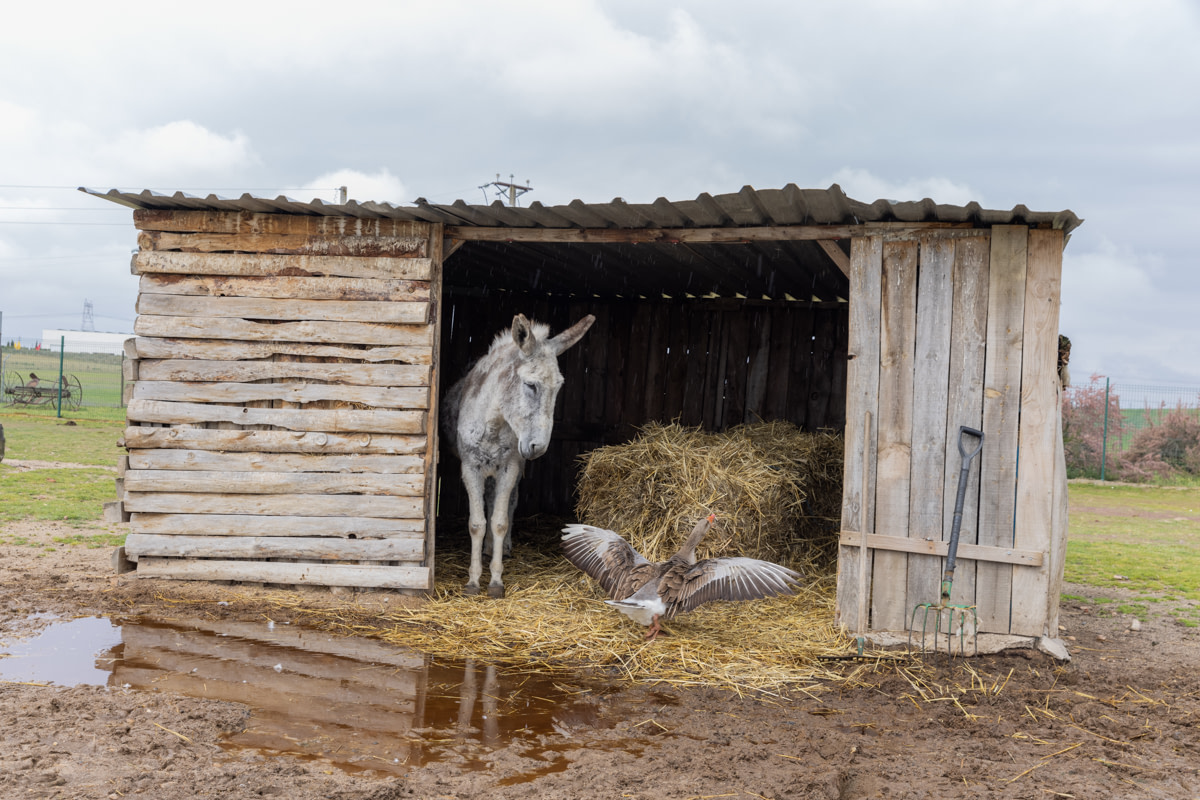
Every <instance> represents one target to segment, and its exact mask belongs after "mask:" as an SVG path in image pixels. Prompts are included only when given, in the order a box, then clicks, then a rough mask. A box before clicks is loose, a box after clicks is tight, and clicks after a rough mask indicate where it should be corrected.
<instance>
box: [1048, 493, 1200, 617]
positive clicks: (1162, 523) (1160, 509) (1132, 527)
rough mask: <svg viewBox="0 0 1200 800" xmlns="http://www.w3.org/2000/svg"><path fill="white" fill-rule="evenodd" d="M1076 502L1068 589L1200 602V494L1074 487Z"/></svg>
mask: <svg viewBox="0 0 1200 800" xmlns="http://www.w3.org/2000/svg"><path fill="white" fill-rule="evenodd" d="M1070 501H1071V512H1070V532H1069V535H1068V537H1067V561H1066V579H1067V580H1068V581H1071V582H1072V583H1083V584H1088V585H1091V586H1100V587H1120V588H1123V589H1129V590H1131V591H1134V592H1154V593H1164V592H1165V593H1170V594H1171V595H1174V596H1176V597H1178V598H1181V599H1188V600H1200V489H1193V488H1165V487H1156V486H1146V487H1141V486H1138V487H1133V486H1108V485H1095V484H1085V483H1073V484H1071V487H1070ZM1129 613H1134V612H1129Z"/></svg>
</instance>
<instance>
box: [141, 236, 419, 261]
mask: <svg viewBox="0 0 1200 800" xmlns="http://www.w3.org/2000/svg"><path fill="white" fill-rule="evenodd" d="M428 246H429V240H428V239H427V238H426V237H424V236H357V235H349V236H338V235H326V234H313V235H307V234H290V233H278V234H276V233H234V234H223V233H168V232H164V231H142V232H141V233H139V234H138V247H140V248H141V249H142V250H182V251H185V252H192V253H229V252H242V253H279V254H286V255H307V256H354V257H360V256H361V257H368V258H373V257H380V256H387V257H391V258H419V257H423V256H425V255H427V253H428Z"/></svg>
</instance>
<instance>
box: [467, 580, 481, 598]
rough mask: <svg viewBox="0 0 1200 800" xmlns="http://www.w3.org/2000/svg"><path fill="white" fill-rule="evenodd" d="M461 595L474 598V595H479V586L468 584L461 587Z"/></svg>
mask: <svg viewBox="0 0 1200 800" xmlns="http://www.w3.org/2000/svg"><path fill="white" fill-rule="evenodd" d="M463 594H465V595H466V596H467V597H474V596H475V595H477V594H479V586H477V585H476V584H473V583H468V584H467V585H466V586H464V587H463Z"/></svg>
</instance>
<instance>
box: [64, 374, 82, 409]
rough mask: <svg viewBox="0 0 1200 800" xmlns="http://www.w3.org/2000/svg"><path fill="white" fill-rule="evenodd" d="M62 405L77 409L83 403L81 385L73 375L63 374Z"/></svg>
mask: <svg viewBox="0 0 1200 800" xmlns="http://www.w3.org/2000/svg"><path fill="white" fill-rule="evenodd" d="M62 395H63V396H62V401H63V405H64V406H66V407H67V408H69V409H71V410H72V411H78V410H79V407H80V406H81V405H83V385H82V384H80V383H79V378H76V377H75V376H74V375H64V376H63V382H62Z"/></svg>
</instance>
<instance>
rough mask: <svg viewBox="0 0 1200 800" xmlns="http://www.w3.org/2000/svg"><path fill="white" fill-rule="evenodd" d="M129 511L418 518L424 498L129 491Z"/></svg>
mask: <svg viewBox="0 0 1200 800" xmlns="http://www.w3.org/2000/svg"><path fill="white" fill-rule="evenodd" d="M123 502H124V503H125V510H126V511H129V512H131V513H132V512H149V513H157V514H177V513H179V512H181V511H184V512H189V513H192V514H254V515H261V516H268V517H272V516H301V517H349V516H355V517H376V518H382V519H418V518H420V517H421V516H422V514H424V507H423V502H422V498H420V497H385V496H382V495H360V494H333V495H330V494H317V495H307V494H199V493H190V492H146V493H144V494H143V493H141V492H126V494H125V498H124V501H123Z"/></svg>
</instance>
